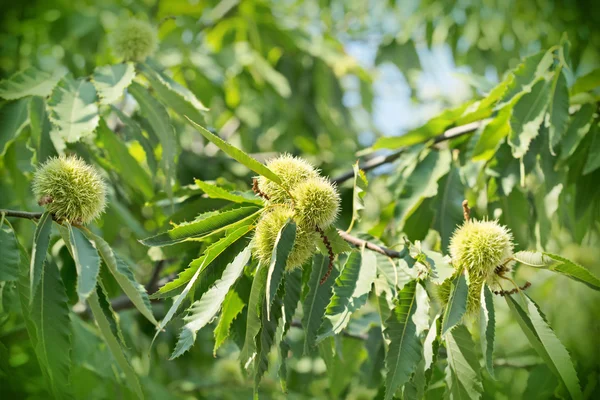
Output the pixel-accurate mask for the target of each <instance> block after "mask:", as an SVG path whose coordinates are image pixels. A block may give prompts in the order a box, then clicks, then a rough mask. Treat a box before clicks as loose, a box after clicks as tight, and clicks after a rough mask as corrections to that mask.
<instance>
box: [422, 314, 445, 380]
mask: <svg viewBox="0 0 600 400" xmlns="http://www.w3.org/2000/svg"><path fill="white" fill-rule="evenodd" d="M440 316H441V315H440V314H437V315H436V316H435V317H434V318H433V321H432V322H431V326H430V327H429V330H428V331H427V336H425V341H424V342H423V361H424V362H425V364H424V366H423V368H424V370H425V382H426V384H427V383H429V380H430V379H431V376H432V375H433V368H434V367H435V363H436V362H437V357H438V350H439V348H440V334H441V331H442V324H441V323H440Z"/></svg>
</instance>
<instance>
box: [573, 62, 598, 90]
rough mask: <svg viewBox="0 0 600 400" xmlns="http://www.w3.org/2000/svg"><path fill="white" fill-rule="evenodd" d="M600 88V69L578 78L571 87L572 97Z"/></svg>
mask: <svg viewBox="0 0 600 400" xmlns="http://www.w3.org/2000/svg"><path fill="white" fill-rule="evenodd" d="M598 86H600V68H596V69H595V70H593V71H591V72H589V73H587V74H585V75H583V76H582V77H579V78H577V80H576V81H575V83H574V84H573V86H572V87H571V96H574V95H576V94H579V93H584V92H589V91H591V90H594V89H595V88H597V87H598Z"/></svg>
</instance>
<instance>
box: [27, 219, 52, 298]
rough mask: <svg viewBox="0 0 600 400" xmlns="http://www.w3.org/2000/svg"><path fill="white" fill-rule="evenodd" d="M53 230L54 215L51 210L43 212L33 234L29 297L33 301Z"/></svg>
mask: <svg viewBox="0 0 600 400" xmlns="http://www.w3.org/2000/svg"><path fill="white" fill-rule="evenodd" d="M51 231H52V216H51V214H50V213H49V212H45V213H44V214H42V216H41V218H40V221H39V222H38V225H37V227H36V228H35V234H34V235H33V249H32V250H31V266H30V268H29V279H30V281H29V298H30V300H31V301H33V297H34V294H35V293H36V292H37V288H38V285H39V284H40V281H41V279H42V273H43V270H44V262H45V260H46V253H48V245H49V244H50V232H51Z"/></svg>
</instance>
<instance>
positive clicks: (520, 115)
mask: <svg viewBox="0 0 600 400" xmlns="http://www.w3.org/2000/svg"><path fill="white" fill-rule="evenodd" d="M549 92H550V83H549V82H546V81H544V80H540V81H539V82H538V83H536V84H535V85H534V86H533V87H532V88H531V92H529V93H526V94H524V95H523V96H521V98H519V100H518V101H517V103H516V104H515V105H514V107H513V110H512V116H511V118H510V127H511V130H510V133H509V134H508V143H509V144H510V146H511V147H512V154H513V157H515V158H521V157H523V156H524V155H525V153H527V151H528V150H529V145H530V144H531V141H532V140H533V139H534V138H535V137H536V136H537V135H538V132H539V129H540V126H541V125H542V122H543V121H544V115H545V112H546V107H547V106H548V98H549Z"/></svg>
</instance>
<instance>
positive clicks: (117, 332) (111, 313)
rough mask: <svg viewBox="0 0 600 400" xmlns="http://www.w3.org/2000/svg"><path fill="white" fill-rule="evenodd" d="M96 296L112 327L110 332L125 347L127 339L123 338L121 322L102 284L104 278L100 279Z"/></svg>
mask: <svg viewBox="0 0 600 400" xmlns="http://www.w3.org/2000/svg"><path fill="white" fill-rule="evenodd" d="M96 294H97V295H98V303H99V304H100V309H101V310H102V312H103V313H104V316H105V317H106V320H107V321H108V323H109V325H110V330H111V331H112V333H113V335H114V336H115V337H116V338H118V339H119V343H120V344H121V346H123V347H125V338H124V337H123V331H121V327H120V326H119V321H118V320H117V316H116V314H115V310H113V308H112V304H111V302H110V299H109V298H108V294H107V293H106V287H105V286H104V283H103V282H102V278H100V279H98V285H97V286H96Z"/></svg>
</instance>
